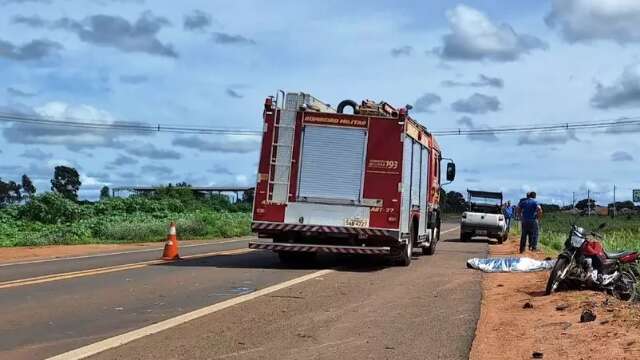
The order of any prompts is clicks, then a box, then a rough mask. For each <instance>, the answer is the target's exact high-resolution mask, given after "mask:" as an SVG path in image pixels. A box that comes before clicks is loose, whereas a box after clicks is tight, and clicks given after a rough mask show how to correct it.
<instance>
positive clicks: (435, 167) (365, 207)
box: [249, 91, 455, 266]
mask: <svg viewBox="0 0 640 360" xmlns="http://www.w3.org/2000/svg"><path fill="white" fill-rule="evenodd" d="M346 108H351V113H346V112H345V109H346ZM408 108H410V107H408ZM408 111H409V109H407V108H401V109H396V108H394V107H392V106H391V105H389V104H387V103H385V102H380V103H376V102H373V101H362V102H361V103H360V104H358V103H356V102H354V101H351V100H345V101H343V102H341V103H340V104H339V105H338V107H337V109H333V108H332V107H331V106H330V105H328V104H326V103H323V102H321V101H319V100H318V99H316V98H315V97H313V96H311V95H309V94H305V93H287V94H285V93H284V92H282V91H280V92H279V93H278V95H277V96H276V97H269V98H267V99H266V101H265V107H264V113H263V117H264V129H263V138H262V146H261V155H260V161H259V165H258V179H257V184H256V190H255V197H254V207H253V221H252V229H253V231H254V232H256V233H257V235H258V237H259V238H260V239H262V240H261V241H255V242H250V244H249V247H250V248H253V249H267V250H273V251H276V252H277V253H278V254H279V256H280V258H281V260H282V261H283V262H289V261H293V260H300V259H307V258H309V257H311V256H313V255H315V254H317V253H319V252H329V253H339V254H371V255H374V254H380V255H389V256H392V257H394V258H395V259H396V260H397V261H398V262H399V263H400V264H401V265H404V266H407V265H409V264H410V262H411V257H412V251H413V249H414V248H421V249H422V252H423V253H424V254H428V255H432V254H434V252H435V250H436V245H437V243H438V240H439V238H440V222H441V217H440V209H439V200H440V199H439V195H440V183H441V174H440V169H441V161H442V160H443V159H442V155H441V150H440V147H439V146H438V143H437V142H436V140H435V138H434V137H433V136H432V135H431V134H430V133H429V132H428V131H427V129H426V128H425V127H424V126H422V125H420V124H419V123H418V122H416V121H415V120H413V119H411V117H410V116H409V114H408ZM446 177H447V180H448V181H453V179H454V177H455V164H454V163H453V162H449V163H448V165H447V174H446ZM265 239H271V241H265Z"/></svg>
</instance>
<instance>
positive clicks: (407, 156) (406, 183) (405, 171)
mask: <svg viewBox="0 0 640 360" xmlns="http://www.w3.org/2000/svg"><path fill="white" fill-rule="evenodd" d="M412 152H413V140H412V139H411V138H410V137H408V136H406V135H405V136H404V145H403V152H402V205H401V207H400V232H401V233H409V232H410V231H409V224H410V222H409V213H410V211H411V168H412V163H411V153H412Z"/></svg>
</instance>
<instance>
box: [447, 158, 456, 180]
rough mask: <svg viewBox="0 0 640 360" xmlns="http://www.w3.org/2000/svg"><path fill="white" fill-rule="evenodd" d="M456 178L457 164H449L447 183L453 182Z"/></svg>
mask: <svg viewBox="0 0 640 360" xmlns="http://www.w3.org/2000/svg"><path fill="white" fill-rule="evenodd" d="M455 178H456V164H455V163H452V162H450V163H448V164H447V181H453V180H454V179H455Z"/></svg>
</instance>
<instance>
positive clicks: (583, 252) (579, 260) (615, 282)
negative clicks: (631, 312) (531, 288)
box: [546, 223, 640, 301]
mask: <svg viewBox="0 0 640 360" xmlns="http://www.w3.org/2000/svg"><path fill="white" fill-rule="evenodd" d="M605 226H606V224H604V223H603V224H601V225H600V226H599V227H598V229H597V230H598V231H600V230H602V229H603V228H604V227H605ZM589 237H591V238H589ZM593 238H595V239H593ZM598 240H602V235H600V234H599V233H597V232H595V231H591V232H589V231H587V230H585V229H583V228H581V227H578V226H576V225H575V224H573V225H571V231H570V232H569V236H568V238H567V240H566V241H565V244H564V250H563V251H562V253H560V255H559V256H558V259H557V260H556V263H555V265H554V266H553V269H552V270H551V274H550V275H549V280H548V281H547V288H546V294H547V295H550V294H551V293H552V292H554V291H556V290H557V289H558V287H559V286H560V285H564V286H569V285H571V284H578V285H586V286H588V287H590V288H592V289H594V290H604V291H607V292H608V293H610V294H612V295H613V296H615V297H617V298H619V299H621V300H625V301H634V300H638V299H637V296H638V294H637V292H636V283H637V277H638V267H637V262H638V260H639V257H640V253H638V252H637V251H623V252H620V253H611V252H607V251H606V250H605V249H604V247H603V246H602V243H601V242H600V241H598Z"/></svg>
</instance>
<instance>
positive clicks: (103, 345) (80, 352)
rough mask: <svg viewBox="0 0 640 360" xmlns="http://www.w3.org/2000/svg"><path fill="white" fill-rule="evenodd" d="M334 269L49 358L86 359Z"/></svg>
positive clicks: (286, 282) (318, 272)
mask: <svg viewBox="0 0 640 360" xmlns="http://www.w3.org/2000/svg"><path fill="white" fill-rule="evenodd" d="M333 271H334V270H330V269H328V270H320V271H316V272H314V273H311V274H307V275H304V276H300V277H298V278H295V279H291V280H288V281H285V282H282V283H280V284H276V285H272V286H269V287H266V288H264V289H260V290H258V291H255V292H252V293H250V294H246V295H240V296H238V297H235V298H233V299H229V300H225V301H222V302H219V303H216V304H213V305H209V306H207V307H204V308H201V309H198V310H194V311H191V312H189V313H186V314H183V315H179V316H176V317H174V318H171V319H167V320H164V321H161V322H159V323H155V324H152V325H149V326H145V327H143V328H140V329H138V330H133V331H130V332H128V333H124V334H122V335H117V336H114V337H112V338H108V339H105V340H102V341H98V342H96V343H93V344H90V345H87V346H83V347H81V348H78V349H75V350H71V351H69V352H66V353H63V354H60V355H56V356H54V357H51V358H49V360H75V359H84V358H87V357H89V356H92V355H95V354H98V353H101V352H103V351H106V350H109V349H113V348H116V347H118V346H121V345H124V344H127V343H130V342H132V341H134V340H138V339H141V338H143V337H145V336H149V335H152V334H155V333H158V332H160V331H163V330H167V329H170V328H172V327H175V326H178V325H181V324H184V323H186V322H189V321H191V320H195V319H197V318H200V317H203V316H206V315H209V314H213V313H215V312H218V311H220V310H223V309H226V308H228V307H231V306H234V305H237V304H241V303H243V302H246V301H249V300H253V299H255V298H258V297H260V296H264V295H267V294H270V293H273V292H276V291H278V290H281V289H284V288H288V287H291V286H293V285H296V284H299V283H302V282H304V281H307V280H311V279H314V278H317V277H320V276H323V275H327V274H329V273H332V272H333Z"/></svg>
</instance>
